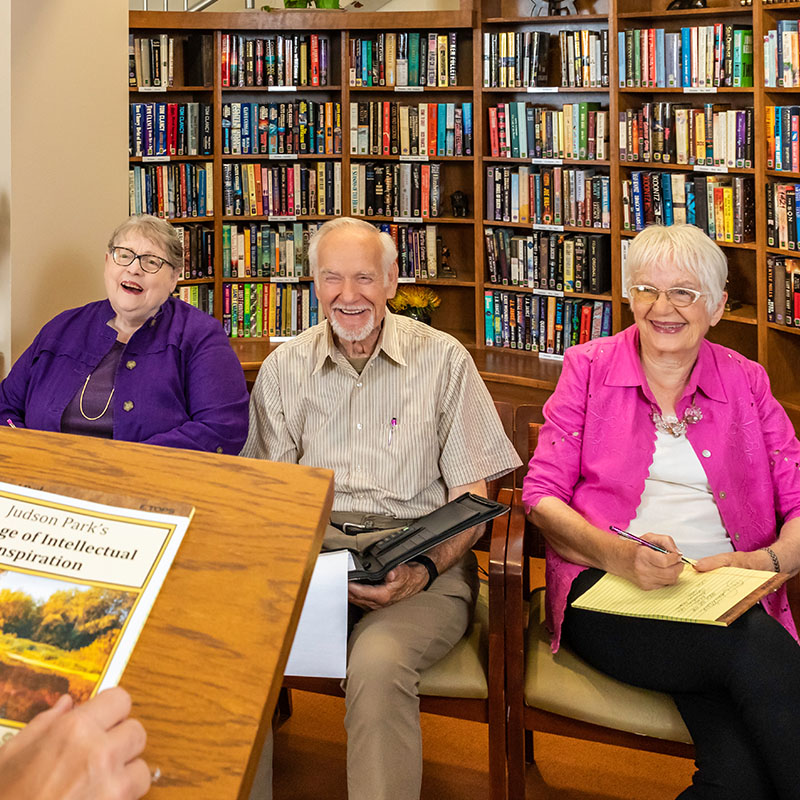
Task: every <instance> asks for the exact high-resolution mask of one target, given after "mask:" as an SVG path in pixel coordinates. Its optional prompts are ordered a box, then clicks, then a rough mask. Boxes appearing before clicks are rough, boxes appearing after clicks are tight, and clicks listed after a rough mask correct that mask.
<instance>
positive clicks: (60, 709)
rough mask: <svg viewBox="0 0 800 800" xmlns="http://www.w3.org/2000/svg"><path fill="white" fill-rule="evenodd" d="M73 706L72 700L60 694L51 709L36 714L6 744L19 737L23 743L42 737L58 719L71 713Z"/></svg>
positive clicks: (66, 695)
mask: <svg viewBox="0 0 800 800" xmlns="http://www.w3.org/2000/svg"><path fill="white" fill-rule="evenodd" d="M74 705H75V703H74V701H73V699H72V698H71V697H70V696H69V695H68V694H62V695H61V697H59V698H58V700H56V702H55V703H54V704H53V706H52V707H51V708H48V709H47V711H42V712H40V713H39V714H37V715H36V716H35V717H34V718H33V719H32V720H31V721H30V722H29V723H28V724H27V725H26V726H25V727H24V728H23V729H22V731H20V733H19V734H18V735H17V736H15V737H14V739H11V741H10V742H9V743H8V744H13V742H14V741H15V740H16V739H17V738H19V737H20V736H21V737H22V740H23V741H25V740H26V739H29V738H34V737H39V736H41V735H43V734H44V733H46V732H47V730H48V728H50V727H51V726H52V725H53V723H54V722H55V721H56V720H57V719H59V717H62V716H63V715H64V714H66V713H67V712H68V711H71V710H72V708H73V706H74Z"/></svg>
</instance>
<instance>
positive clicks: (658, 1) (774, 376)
mask: <svg viewBox="0 0 800 800" xmlns="http://www.w3.org/2000/svg"><path fill="white" fill-rule="evenodd" d="M575 2H576V7H577V11H578V14H577V15H572V16H569V17H565V16H559V17H530V16H529V12H530V7H531V4H530V0H483V1H482V2H480V1H479V0H476V2H475V5H474V6H473V5H472V0H461V8H460V10H459V11H458V12H424V13H410V12H409V13H405V12H404V13H380V12H376V13H364V14H358V13H346V12H336V11H312V10H307V11H306V10H303V11H281V12H271V13H259V12H241V13H214V12H203V13H179V12H131V13H130V29H131V32H133V33H137V34H154V33H161V32H166V33H172V34H175V35H180V36H187V35H191V34H192V33H193V32H196V33H204V34H207V35H209V36H210V37H211V41H212V42H213V63H214V68H213V81H212V83H211V85H206V86H203V87H198V86H180V87H176V88H175V89H174V90H172V92H171V93H169V96H170V98H172V96H177V97H178V98H179V101H183V100H184V99H185V98H187V97H191V99H195V100H196V99H204V98H210V102H212V104H213V109H214V153H213V155H212V156H211V160H212V161H213V165H214V176H215V177H214V187H213V191H214V208H215V216H214V217H213V219H211V220H204V222H205V223H206V224H209V225H213V228H214V231H215V247H216V253H215V277H214V278H213V285H214V287H215V314H216V316H217V317H221V307H222V286H223V282H224V281H223V278H222V277H221V273H222V269H221V266H222V224H223V215H222V165H223V162H224V161H225V160H226V159H228V158H229V157H223V156H222V145H221V136H222V133H221V125H220V120H221V108H222V104H223V103H224V102H230V101H231V100H232V97H233V95H238V94H241V93H242V90H241V89H239V90H231V89H227V88H226V89H223V87H222V86H221V80H220V64H221V52H220V50H221V45H220V43H221V37H222V35H223V34H224V33H243V34H249V35H255V33H256V32H262V33H268V32H273V31H302V32H306V31H317V32H326V33H327V34H328V35H329V36H330V37H331V42H332V49H333V51H334V58H333V61H332V63H333V66H334V68H335V69H336V70H338V74H337V75H334V76H332V78H331V85H330V86H327V87H325V91H324V95H325V97H326V99H333V100H336V101H338V102H340V103H341V105H342V117H343V120H342V128H343V130H342V135H343V148H342V149H343V152H342V155H341V161H342V175H343V184H346V182H347V176H348V175H349V167H350V164H351V162H355V161H357V160H359V159H367V158H368V159H372V160H387V161H390V160H391V159H387V158H385V157H384V158H383V159H382V158H381V157H376V156H356V155H350V147H349V125H348V124H347V119H348V112H349V106H350V102H351V100H353V101H356V100H360V99H375V100H413V99H415V98H419V97H420V96H421V95H420V94H419V93H414V94H411V96H410V97H409V95H407V94H402V93H395V92H393V91H391V90H389V89H386V88H384V87H375V88H356V87H351V86H349V80H348V72H347V53H348V52H349V51H348V46H349V39H350V37H351V36H354V37H355V36H359V35H360V34H361V33H362V32H365V31H368V30H370V29H373V30H379V31H408V30H419V31H434V30H436V31H440V32H447V31H457V33H458V37H459V64H458V75H459V85H458V86H456V87H449V88H447V89H434V88H430V89H428V88H426V89H425V91H424V93H423V94H424V96H425V97H426V98H428V97H430V99H431V102H435V101H437V100H438V101H440V102H445V101H447V102H456V103H458V102H472V103H473V155H472V156H463V157H460V158H449V159H432V160H436V161H441V162H442V169H443V187H442V204H443V209H444V212H443V213H444V214H445V215H444V216H442V217H440V218H438V219H437V220H434V221H435V222H436V223H437V224H438V226H439V232H440V235H441V236H442V239H443V242H444V244H446V245H447V246H448V248H449V249H450V252H451V259H450V263H451V265H452V266H453V267H454V269H455V272H456V278H455V279H446V278H438V279H436V280H431V281H426V283H428V284H430V285H432V286H433V287H434V288H435V290H436V291H437V292H438V293H439V294H440V296H441V298H442V305H441V307H440V309H439V310H438V311H437V312H435V314H434V319H433V324H434V325H436V326H437V327H440V328H442V329H444V330H447V331H448V332H450V333H452V334H453V335H455V336H456V337H457V338H458V339H459V340H460V341H462V342H463V343H464V344H465V345H466V346H467V347H468V348H469V350H470V352H471V353H472V355H473V357H474V358H475V361H476V363H477V365H478V368H479V371H480V372H481V374H482V376H483V378H484V380H485V381H486V382H487V385H488V386H489V388H490V390H491V391H492V394H493V395H494V396H495V397H496V398H498V399H508V400H511V401H512V402H541V401H542V400H543V399H544V398H545V397H546V396H547V395H548V394H549V393H550V392H551V391H552V388H553V387H554V386H555V383H556V381H557V379H558V375H559V373H560V364H559V363H558V362H554V361H547V360H544V359H540V358H538V357H537V355H536V354H535V353H528V352H517V351H514V350H508V349H503V348H494V347H487V346H486V345H485V341H484V290H485V289H488V288H493V287H492V286H491V284H490V283H489V276H488V272H487V268H486V258H485V244H484V228H485V225H487V224H491V225H497V224H498V223H495V222H491V223H489V222H487V221H486V220H485V189H486V187H485V174H486V166H487V165H490V164H498V163H509V160H508V159H504V160H501V159H492V158H491V157H490V155H489V154H490V148H489V138H488V137H489V132H488V107H489V105H491V104H493V103H497V102H499V101H501V99H502V101H503V102H509V101H510V100H517V101H521V100H526V101H529V102H535V103H536V104H537V105H541V106H547V107H549V108H560V107H561V105H562V104H563V103H565V102H580V101H583V100H590V101H595V102H600V104H601V107H602V108H603V109H607V110H608V112H609V147H608V152H609V158H608V159H606V160H604V161H603V162H589V163H584V164H583V166H593V167H596V169H597V171H598V172H601V173H603V174H608V175H609V178H610V183H611V189H612V191H611V227H610V229H608V230H607V231H597V232H603V233H604V234H605V235H607V236H608V237H609V246H610V253H611V279H612V281H611V291H610V293H609V294H607V295H604V296H603V298H604V299H608V300H610V301H611V302H612V310H613V314H612V320H613V330H614V331H615V332H616V331H618V330H620V329H621V328H623V327H625V326H627V325H628V324H630V323H631V321H632V317H631V315H630V312H629V310H628V307H627V303H626V301H625V299H624V298H623V297H622V291H621V242H622V241H623V239H626V238H629V237H630V236H631V235H632V234H631V233H630V232H629V231H624V230H622V200H621V194H620V191H618V189H619V187H620V182H621V181H622V180H623V179H625V178H627V177H628V175H629V173H630V171H631V168H632V164H631V163H630V162H625V161H621V160H620V158H619V130H618V123H617V120H618V114H619V112H620V111H624V110H626V109H629V108H636V107H639V106H641V104H642V103H644V102H650V101H657V100H673V101H678V99H679V98H677V97H676V96H675V95H678V94H683V90H682V89H658V88H654V87H650V88H629V87H626V88H620V86H619V76H618V55H617V33H618V32H619V31H624V30H626V29H628V28H637V27H638V28H647V27H663V28H665V29H666V30H667V31H675V30H679V29H680V28H681V26H686V25H701V24H712V22H720V21H721V22H729V21H732V22H734V23H742V24H748V25H752V26H753V41H754V54H753V64H754V88H745V89H729V88H722V89H721V90H719V91H718V93H717V94H718V95H719V100H716V95H712V94H687V95H686V96H685V97H682V98H680V100H681V101H685V102H688V103H690V104H691V105H692V106H695V107H699V106H702V105H703V103H705V102H709V99H710V98H715V102H722V101H724V102H728V103H730V104H731V105H732V106H733V107H734V108H744V107H746V106H751V105H752V106H753V108H754V137H755V152H754V156H755V158H754V165H753V167H751V168H747V169H739V170H736V169H733V168H731V169H730V170H729V173H730V174H733V175H735V174H742V175H748V176H752V177H753V178H754V181H755V231H756V236H755V241H754V242H748V243H744V244H739V245H734V244H729V245H723V248H724V250H725V252H726V255H727V256H728V259H729V264H730V291H731V295H732V296H733V297H734V298H736V299H737V300H739V301H740V302H741V306H740V307H738V308H736V309H735V310H733V311H730V312H727V313H726V314H725V316H724V318H723V320H722V321H721V322H720V324H719V325H718V326H717V327H716V328H714V329H712V331H711V332H710V334H709V338H710V339H712V340H713V341H717V342H720V343H722V344H725V345H728V346H730V347H733V348H735V349H736V350H738V351H740V352H741V353H743V354H744V355H745V356H747V357H748V358H752V359H756V360H758V361H759V362H760V363H762V364H763V365H764V366H765V367H766V369H767V371H768V373H769V376H770V379H771V381H772V385H773V391H774V392H775V394H776V396H777V397H778V399H779V400H780V401H781V402H782V403H783V404H784V406H785V408H786V409H787V411H788V412H789V414H790V416H791V417H792V419H793V420H794V422H795V424H796V425H798V424H800V380H799V379H798V377H797V369H796V365H798V364H800V335H799V334H800V329H798V328H788V327H784V326H782V325H777V324H775V323H768V322H767V312H766V292H767V281H766V258H767V253H768V252H777V253H781V254H783V255H787V256H791V255H793V254H794V253H795V252H796V251H778V250H777V249H776V248H768V247H767V238H766V199H765V192H764V188H763V187H764V186H765V184H767V183H768V182H770V181H773V180H776V179H787V180H798V181H800V173H788V172H775V171H769V170H767V169H766V156H765V148H766V139H765V130H764V119H765V107H766V105H780V104H783V105H789V104H791V103H792V102H793V98H794V96H795V95H797V93H798V92H800V89H788V90H787V89H765V88H764V58H763V45H762V41H763V34H764V32H765V31H767V30H769V29H770V28H774V27H775V23H776V20H777V19H781V18H798V17H800V2H792V3H785V4H780V5H766V6H762V5H761V3H758V2H756V4H755V5H753V6H751V7H743V6H740V5H738V0H737V4H736V5H732V4H731V2H730V0H709V4H710V5H711V7H710V8H708V9H692V10H687V11H666V5H667V0H575ZM580 28H589V29H591V30H599V29H607V30H608V38H609V72H610V74H609V85H608V87H603V88H602V89H600V90H598V89H577V90H576V89H569V90H562V89H560V88H559V89H558V90H557V91H555V92H552V91H551V92H546V93H536V92H526V91H525V90H524V89H522V90H520V89H514V90H510V89H502V90H500V89H485V88H484V87H483V72H482V52H483V36H484V33H485V32H492V31H509V30H522V31H524V30H534V29H539V30H548V31H550V32H551V33H557V32H558V31H559V30H560V29H570V30H573V29H580ZM559 74H560V73H559V71H558V69H557V65H552V66H551V71H550V75H551V80H550V83H551V84H554V85H557V84H558V77H559ZM258 91H259V90H257V89H255V88H254V87H249V88H248V89H247V90H246V92H245V93H244V95H243V97H244V96H247V97H248V98H249V97H253V96H254V95H255V94H257V92H258ZM248 93H250V94H248ZM270 94H272V93H270ZM301 95H302V90H301V91H298V92H297V96H298V97H300V96H301ZM136 97H137V94H136V92H134V91H132V92H131V98H132V102H133V101H134V98H136ZM158 97H163V95H161V96H159V95H156V96H155V97H154V96H152V95H143V101H150V100H154V99H156V98H158ZM233 99H235V98H233ZM253 99H256V98H255V97H253ZM204 101H205V102H208V100H204ZM241 158H247V159H249V160H258V159H259V157H257V156H246V157H241ZM513 161H514V160H512V162H513ZM516 161H517V162H521V160H519V159H518V160H516ZM527 163H530V159H528V160H527ZM566 165H567V164H566V163H565V166H566ZM579 166H581V164H579ZM634 166H635V168H640V169H649V168H653V169H659V170H661V169H664V168H665V167H664V165H662V164H659V163H655V164H642V163H641V162H637V163H635V165H634ZM677 168H678V167H677V165H672V166H670V167H668V169H672V170H674V169H677ZM680 169H681V170H682V171H684V172H691V171H692V167H690V166H689V167H687V166H685V165H681V166H680ZM456 189H461V190H462V191H464V192H465V193H466V194H467V195H468V197H469V213H468V215H467V217H466V218H454V217H451V216H449V205H450V202H449V195H450V193H451V192H452V191H454V190H456ZM342 211H343V213H344V214H349V212H350V202H349V193H348V191H347V188H346V186H344V185H343V191H342ZM235 219H236V221H239V222H241V221H243V220H246V219H247V218H240V217H237V218H235ZM365 219H368V220H370V221H373V222H374V221H378V220H377V219H376V218H375V217H366V218H365ZM226 221H227V220H226ZM231 221H233V220H231ZM516 227H517V228H518V229H520V230H519V232H524V230H525V228H526V227H527V230H528V231H529V230H530V225H528V226H516ZM566 230H569V228H566ZM225 280H228V279H225ZM233 280H234V281H236V280H238V281H239V282H241V280H242V279H233ZM420 282H422V281H420ZM502 288H503V289H504V290H506V289H507V290H509V291H520V290H518V289H514V288H513V287H502ZM521 291H522V292H523V293H524V292H525V291H526V290H521ZM527 291H530V290H527ZM589 297H594V296H589ZM232 344H233V346H234V348H235V349H236V351H237V353H238V354H239V357H240V359H241V360H242V363H243V366H244V367H245V370H246V371H247V372H248V373H249V374H251V375H252V374H254V372H255V371H256V370H257V368H258V366H259V364H260V363H261V361H262V360H263V358H264V357H265V355H266V354H267V352H268V351H269V348H270V343H269V341H268V340H256V339H239V340H236V339H234V340H232Z"/></svg>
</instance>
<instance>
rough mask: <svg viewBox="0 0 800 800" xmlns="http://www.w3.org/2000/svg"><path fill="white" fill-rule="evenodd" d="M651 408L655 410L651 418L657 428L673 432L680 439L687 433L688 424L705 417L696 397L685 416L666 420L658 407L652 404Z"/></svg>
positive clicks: (684, 413)
mask: <svg viewBox="0 0 800 800" xmlns="http://www.w3.org/2000/svg"><path fill="white" fill-rule="evenodd" d="M650 408H652V410H653V413H652V414H651V418H652V420H653V423H654V424H655V426H656V430H658V431H661V432H662V433H669V434H672V435H673V436H674V437H675V438H676V439H679V438H680V437H681V436H683V435H684V434H685V433H686V426H687V425H694V424H695V423H696V422H699V421H700V420H701V419H703V412H702V411H701V410H700V409H699V408H698V407H697V406H696V405H695V402H694V397H693V398H692V402H691V405H690V406H689V408H687V409H686V411H684V412H683V416H682V417H681V418H680V419H677V418H676V419H674V420H665V419H664V418H663V417H662V416H661V414H659V413H658V409H657V408H656V407H655V406H654V405H651V406H650Z"/></svg>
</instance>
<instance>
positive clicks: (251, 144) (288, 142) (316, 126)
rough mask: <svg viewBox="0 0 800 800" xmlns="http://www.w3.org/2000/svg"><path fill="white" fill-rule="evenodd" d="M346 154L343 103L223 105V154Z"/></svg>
mask: <svg viewBox="0 0 800 800" xmlns="http://www.w3.org/2000/svg"><path fill="white" fill-rule="evenodd" d="M341 152H342V104H341V103H339V102H321V103H316V102H314V101H313V100H293V101H290V102H287V103H223V104H222V153H223V155H289V154H303V155H305V154H318V155H323V154H325V155H337V154H340V153H341Z"/></svg>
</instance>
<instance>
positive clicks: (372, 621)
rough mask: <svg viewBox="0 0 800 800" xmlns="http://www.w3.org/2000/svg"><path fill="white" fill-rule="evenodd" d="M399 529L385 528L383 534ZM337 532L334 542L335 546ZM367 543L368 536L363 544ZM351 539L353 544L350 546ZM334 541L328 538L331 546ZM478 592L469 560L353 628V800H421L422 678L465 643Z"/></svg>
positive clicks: (348, 719)
mask: <svg viewBox="0 0 800 800" xmlns="http://www.w3.org/2000/svg"><path fill="white" fill-rule="evenodd" d="M341 516H343V515H340V514H337V515H334V517H333V521H334V522H337V523H338V522H339V521H340V520H339V519H338V518H339V517H341ZM348 516H349V517H350V518H352V519H354V520H355V519H356V518H357V515H348ZM371 519H372V521H373V523H374V524H377V523H378V520H376V519H375V518H374V517H373V518H371ZM397 524H398V521H396V520H393V521H389V520H386V521H385V522H384V523H383V525H381V527H385V528H390V527H394V526H396V525H397ZM334 531H335V529H334ZM334 531H331V537H330V540H332V539H334V538H336V533H335V532H334ZM362 536H363V537H364V538H365V539H366V538H367V536H368V535H367V534H360V535H359V536H358V538H359V539H362ZM354 538H355V537H352V536H351V537H349V539H350V540H351V542H352V541H353V539H354ZM330 540H329V537H327V536H326V546H327V545H328V544H329V541H330ZM330 543H331V544H332V543H333V542H332V541H330ZM358 544H359V545H361V544H362V542H361V541H359V543H358ZM350 546H351V547H353V544H351V545H350ZM353 549H356V548H353ZM358 549H361V548H360V547H359V548H358ZM477 591H478V581H477V569H476V561H475V556H474V555H473V554H472V553H471V552H470V553H467V554H466V555H465V556H464V557H463V558H462V559H461V560H460V561H459V562H458V563H457V564H455V565H454V566H453V567H451V568H450V569H449V570H447V571H446V572H445V573H444V574H442V575H440V576H439V577H438V578H437V579H436V580H435V581H434V582H433V584H432V585H431V587H430V588H429V589H428V591H426V592H420V593H419V594H416V595H414V596H413V597H408V598H406V599H405V600H401V601H400V602H399V603H397V604H395V605H392V606H388V607H387V608H381V609H378V610H377V611H369V612H365V613H364V615H363V616H362V617H361V619H360V620H359V621H358V622H357V623H356V624H355V626H354V628H353V631H352V633H351V634H350V638H349V640H348V666H347V679H346V682H345V692H346V705H347V713H346V715H345V721H344V724H345V729H346V730H347V787H348V797H349V799H350V800H418V798H419V794H420V787H421V784H422V735H421V731H420V723H419V698H418V696H417V690H418V686H419V673H420V671H421V670H424V669H425V668H427V667H429V666H431V665H432V664H435V663H436V662H437V661H439V660H440V659H441V658H442V657H444V656H445V655H447V653H448V652H450V650H451V649H452V648H453V646H454V645H455V644H456V643H457V642H458V641H459V639H461V637H462V636H463V635H464V632H465V631H466V629H467V625H468V624H469V622H470V619H471V616H472V610H473V607H474V604H475V598H476V596H477Z"/></svg>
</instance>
